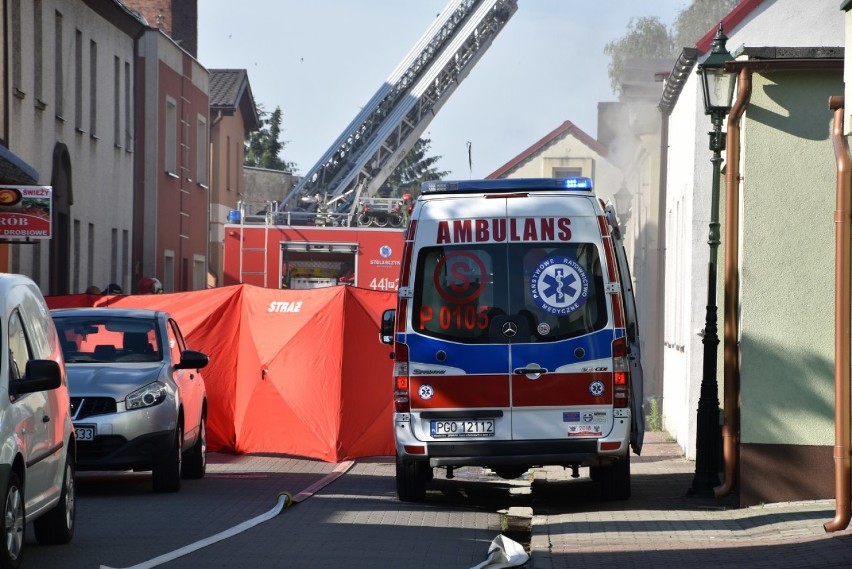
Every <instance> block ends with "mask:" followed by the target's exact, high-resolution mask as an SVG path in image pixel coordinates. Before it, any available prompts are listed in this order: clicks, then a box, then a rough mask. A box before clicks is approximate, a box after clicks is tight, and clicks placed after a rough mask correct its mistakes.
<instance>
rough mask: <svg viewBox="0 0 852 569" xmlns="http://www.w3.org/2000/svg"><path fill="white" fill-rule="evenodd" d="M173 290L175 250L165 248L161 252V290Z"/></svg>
mask: <svg viewBox="0 0 852 569" xmlns="http://www.w3.org/2000/svg"><path fill="white" fill-rule="evenodd" d="M174 291H175V252H174V251H172V250H171V249H166V251H165V252H164V254H163V292H174Z"/></svg>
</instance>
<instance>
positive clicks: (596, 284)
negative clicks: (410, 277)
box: [413, 243, 609, 344]
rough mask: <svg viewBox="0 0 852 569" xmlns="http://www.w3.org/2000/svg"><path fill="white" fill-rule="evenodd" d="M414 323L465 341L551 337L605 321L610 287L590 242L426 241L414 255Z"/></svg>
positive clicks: (588, 330)
mask: <svg viewBox="0 0 852 569" xmlns="http://www.w3.org/2000/svg"><path fill="white" fill-rule="evenodd" d="M415 282H416V283H417V284H416V285H415V290H414V310H413V315H414V316H413V325H414V328H415V330H417V331H418V332H420V333H422V334H425V335H427V336H433V337H436V338H443V339H447V340H453V341H458V342H463V343H468V344H478V343H488V342H492V341H494V339H495V338H501V337H502V336H500V332H499V331H498V330H495V329H494V325H495V324H496V325H497V326H499V325H500V323H501V322H505V321H506V319H507V318H511V319H512V321H513V322H515V323H516V324H518V327H519V330H518V335H517V337H516V338H517V339H516V340H515V341H516V342H525V343H536V342H554V341H559V340H564V339H567V338H573V337H576V336H581V335H584V334H589V333H591V332H594V331H596V330H600V329H601V328H603V327H604V326H606V323H607V320H608V318H609V317H608V314H607V311H606V295H605V293H604V284H603V274H602V272H601V263H600V257H599V255H598V248H597V246H596V245H594V244H592V243H559V244H542V243H535V244H522V243H518V244H510V245H508V246H507V245H503V244H498V245H475V246H472V245H463V246H448V247H430V248H424V249H423V250H422V251H421V252H420V255H419V257H418V261H417V277H416V280H415Z"/></svg>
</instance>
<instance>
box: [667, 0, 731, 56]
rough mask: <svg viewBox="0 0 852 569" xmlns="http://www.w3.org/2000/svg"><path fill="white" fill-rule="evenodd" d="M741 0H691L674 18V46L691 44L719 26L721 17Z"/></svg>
mask: <svg viewBox="0 0 852 569" xmlns="http://www.w3.org/2000/svg"><path fill="white" fill-rule="evenodd" d="M740 1H741V0H693V2H692V4H691V5H690V6H689V7H688V8H685V9H684V10H682V11H681V12H680V13H679V14H678V16H677V20H675V24H674V30H675V31H674V41H675V46H681V47H685V46H693V45H695V42H697V41H698V40H700V39H701V38H702V37H703V36H704V35H705V34H706V33H707V32H709V31H710V30H714V29H716V28H717V27H718V26H719V22H721V21H722V18H724V17H725V15H727V14H728V12H730V11H731V10H733V9H734V8H735V7H736V6H737V4H739V3H740Z"/></svg>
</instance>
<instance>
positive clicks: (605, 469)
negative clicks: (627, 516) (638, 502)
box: [592, 454, 630, 500]
mask: <svg viewBox="0 0 852 569" xmlns="http://www.w3.org/2000/svg"><path fill="white" fill-rule="evenodd" d="M592 479H593V480H597V481H598V482H599V483H600V485H601V497H602V498H603V499H604V500H627V499H628V498H630V455H629V454H628V455H627V456H625V457H624V458H621V459H619V460H618V461H616V462H615V463H614V464H612V465H611V466H599V467H596V468H595V472H594V475H593V476H592Z"/></svg>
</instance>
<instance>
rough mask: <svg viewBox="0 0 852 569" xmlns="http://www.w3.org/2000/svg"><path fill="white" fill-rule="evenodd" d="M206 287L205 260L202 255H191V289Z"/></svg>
mask: <svg viewBox="0 0 852 569" xmlns="http://www.w3.org/2000/svg"><path fill="white" fill-rule="evenodd" d="M205 288H207V260H206V259H205V258H204V256H203V255H193V256H192V290H204V289H205Z"/></svg>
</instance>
